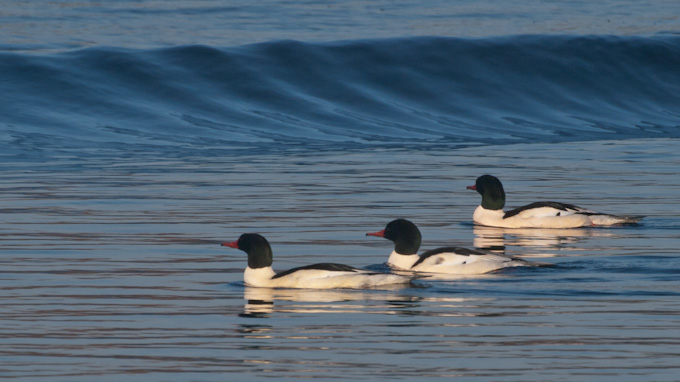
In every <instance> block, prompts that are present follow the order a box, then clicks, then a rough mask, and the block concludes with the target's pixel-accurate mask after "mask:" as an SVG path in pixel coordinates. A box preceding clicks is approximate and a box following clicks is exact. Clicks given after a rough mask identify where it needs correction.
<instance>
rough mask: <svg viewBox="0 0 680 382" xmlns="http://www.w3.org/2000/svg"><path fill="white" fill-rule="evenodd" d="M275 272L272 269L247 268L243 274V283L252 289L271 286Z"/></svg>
mask: <svg viewBox="0 0 680 382" xmlns="http://www.w3.org/2000/svg"><path fill="white" fill-rule="evenodd" d="M275 274H276V272H274V270H273V269H272V267H260V268H251V267H247V268H246V270H245V272H243V281H244V282H245V283H246V285H250V286H254V287H267V286H270V285H271V282H272V277H274V275H275Z"/></svg>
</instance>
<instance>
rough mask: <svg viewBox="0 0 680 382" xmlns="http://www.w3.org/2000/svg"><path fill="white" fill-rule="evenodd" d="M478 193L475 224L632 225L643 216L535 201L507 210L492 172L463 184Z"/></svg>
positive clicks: (500, 187) (525, 225) (500, 188)
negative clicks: (469, 184)
mask: <svg viewBox="0 0 680 382" xmlns="http://www.w3.org/2000/svg"><path fill="white" fill-rule="evenodd" d="M467 188H468V189H470V190H475V191H477V192H479V194H480V195H482V204H480V205H479V206H478V207H477V209H475V212H474V214H473V215H472V220H473V221H474V222H475V224H481V225H485V226H490V227H502V228H575V227H586V226H609V225H615V224H634V223H637V222H638V221H640V219H642V218H644V216H620V215H609V214H603V213H600V212H595V211H591V210H588V209H585V208H581V207H579V206H575V205H573V204H566V203H559V202H535V203H531V204H528V205H526V206H523V207H519V208H515V209H514V210H510V211H508V212H504V211H503V207H504V206H505V191H504V190H503V185H502V184H501V181H500V180H498V178H496V177H495V176H492V175H482V176H480V177H479V178H477V181H476V182H475V185H474V186H468V187H467Z"/></svg>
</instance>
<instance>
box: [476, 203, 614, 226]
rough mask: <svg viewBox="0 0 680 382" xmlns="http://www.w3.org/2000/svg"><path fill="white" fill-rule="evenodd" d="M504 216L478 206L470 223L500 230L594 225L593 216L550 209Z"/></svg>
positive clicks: (533, 209)
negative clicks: (499, 228)
mask: <svg viewBox="0 0 680 382" xmlns="http://www.w3.org/2000/svg"><path fill="white" fill-rule="evenodd" d="M504 216H505V211H503V210H487V209H486V208H484V207H482V206H481V205H480V206H477V208H476V209H475V212H474V214H473V215H472V221H473V222H475V224H480V225H485V226H489V227H501V228H576V227H587V226H592V225H596V224H595V223H594V222H593V219H591V218H592V217H593V216H588V215H582V214H577V213H576V211H561V210H557V209H555V208H551V207H539V208H531V209H528V210H524V211H522V212H520V213H518V214H517V215H513V216H511V217H508V218H504ZM595 216H602V215H595ZM610 224H612V223H610Z"/></svg>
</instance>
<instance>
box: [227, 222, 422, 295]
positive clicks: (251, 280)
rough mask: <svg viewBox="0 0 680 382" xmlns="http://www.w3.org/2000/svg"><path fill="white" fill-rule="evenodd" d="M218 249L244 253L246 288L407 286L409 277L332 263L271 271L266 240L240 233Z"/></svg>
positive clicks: (259, 236) (254, 235)
mask: <svg viewBox="0 0 680 382" xmlns="http://www.w3.org/2000/svg"><path fill="white" fill-rule="evenodd" d="M222 246H225V247H230V248H236V249H240V250H242V251H244V252H246V253H247V254H248V267H247V268H246V270H245V272H244V273H243V281H244V282H245V283H246V285H248V286H253V287H269V288H275V287H280V288H316V289H331V288H370V287H379V286H385V285H393V284H408V283H410V282H411V278H409V277H405V276H401V275H394V274H389V273H380V272H372V271H368V270H364V269H359V268H354V267H351V266H349V265H344V264H335V263H319V264H312V265H306V266H302V267H297V268H293V269H289V270H287V271H283V272H278V273H277V272H275V271H274V270H273V269H272V262H273V256H272V249H271V246H270V245H269V242H268V241H267V239H265V238H264V237H263V236H261V235H259V234H256V233H244V234H243V235H241V236H240V237H239V239H238V240H237V241H234V242H225V243H222Z"/></svg>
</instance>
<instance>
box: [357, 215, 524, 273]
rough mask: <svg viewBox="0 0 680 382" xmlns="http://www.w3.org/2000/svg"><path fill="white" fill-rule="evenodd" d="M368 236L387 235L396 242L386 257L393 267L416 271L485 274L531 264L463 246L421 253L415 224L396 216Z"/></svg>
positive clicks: (419, 236)
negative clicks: (383, 227) (380, 229)
mask: <svg viewBox="0 0 680 382" xmlns="http://www.w3.org/2000/svg"><path fill="white" fill-rule="evenodd" d="M366 236H376V237H384V238H385V239H389V240H391V241H393V242H394V250H393V251H392V253H391V254H390V257H389V258H388V259H387V264H388V265H389V266H391V267H393V268H398V269H404V270H409V271H416V272H428V273H448V274H458V275H472V274H484V273H488V272H492V271H495V270H498V269H502V268H507V267H516V266H528V265H532V264H531V263H530V262H528V261H526V260H522V259H518V258H515V257H509V256H501V255H496V254H492V253H486V252H481V251H475V250H471V249H467V248H461V247H443V248H437V249H432V250H430V251H427V252H423V253H422V254H421V255H420V256H418V249H419V248H420V243H421V239H422V236H421V234H420V230H419V229H418V227H416V225H415V224H413V223H412V222H410V221H409V220H406V219H396V220H393V221H391V222H389V223H388V224H387V226H386V227H385V229H384V230H382V231H379V232H373V233H367V234H366Z"/></svg>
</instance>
